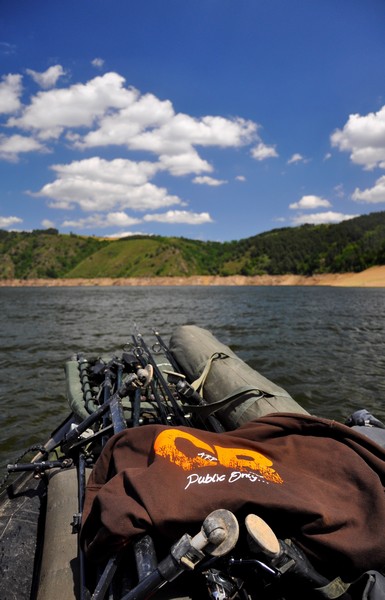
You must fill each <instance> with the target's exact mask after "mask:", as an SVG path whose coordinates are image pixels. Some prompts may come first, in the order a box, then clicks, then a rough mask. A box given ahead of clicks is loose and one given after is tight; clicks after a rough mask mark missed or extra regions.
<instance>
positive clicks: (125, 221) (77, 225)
mask: <svg viewBox="0 0 385 600" xmlns="http://www.w3.org/2000/svg"><path fill="white" fill-rule="evenodd" d="M140 222H141V221H140V219H135V218H134V217H130V216H129V215H127V214H126V213H125V212H112V213H107V214H95V215H91V216H89V217H85V218H84V219H67V220H65V221H63V223H62V227H72V228H74V229H92V228H98V229H103V228H105V227H130V226H131V225H136V224H137V223H140Z"/></svg>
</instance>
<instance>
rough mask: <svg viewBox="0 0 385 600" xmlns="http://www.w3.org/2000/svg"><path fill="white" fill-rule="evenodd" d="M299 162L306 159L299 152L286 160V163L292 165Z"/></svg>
mask: <svg viewBox="0 0 385 600" xmlns="http://www.w3.org/2000/svg"><path fill="white" fill-rule="evenodd" d="M299 162H306V159H305V158H304V157H303V156H302V154H299V153H298V152H296V153H295V154H293V155H292V156H291V157H290V158H289V160H288V161H287V164H288V165H293V164H296V163H299Z"/></svg>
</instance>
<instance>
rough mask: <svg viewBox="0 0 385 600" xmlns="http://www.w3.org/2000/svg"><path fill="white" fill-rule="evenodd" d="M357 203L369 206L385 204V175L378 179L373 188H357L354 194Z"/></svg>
mask: <svg viewBox="0 0 385 600" xmlns="http://www.w3.org/2000/svg"><path fill="white" fill-rule="evenodd" d="M352 198H353V200H355V201H356V202H366V203H368V204H379V203H381V202H385V175H383V176H382V177H380V178H379V179H377V181H376V182H375V184H374V186H373V187H372V188H367V189H366V190H360V189H359V188H356V189H355V190H354V192H353V194H352Z"/></svg>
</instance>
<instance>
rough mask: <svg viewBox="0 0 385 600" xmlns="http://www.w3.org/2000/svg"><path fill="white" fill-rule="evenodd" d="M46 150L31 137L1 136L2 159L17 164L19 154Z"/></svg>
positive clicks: (0, 149)
mask: <svg viewBox="0 0 385 600" xmlns="http://www.w3.org/2000/svg"><path fill="white" fill-rule="evenodd" d="M44 150H45V148H44V146H43V145H42V144H41V143H40V142H38V141H37V140H34V139H33V138H31V137H26V136H23V135H18V134H15V135H11V136H9V137H7V136H5V135H1V134H0V158H3V159H4V160H8V161H11V162H15V161H17V160H18V158H19V154H22V153H24V152H36V151H44Z"/></svg>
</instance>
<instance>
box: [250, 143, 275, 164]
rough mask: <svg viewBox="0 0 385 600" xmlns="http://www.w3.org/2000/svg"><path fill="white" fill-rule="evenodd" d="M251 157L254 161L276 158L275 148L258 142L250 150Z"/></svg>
mask: <svg viewBox="0 0 385 600" xmlns="http://www.w3.org/2000/svg"><path fill="white" fill-rule="evenodd" d="M251 156H252V157H253V158H255V159H256V160H259V161H261V160H266V159H267V158H277V157H278V152H277V151H276V149H275V146H268V145H266V144H264V143H263V142H259V144H257V146H255V148H252V150H251Z"/></svg>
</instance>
